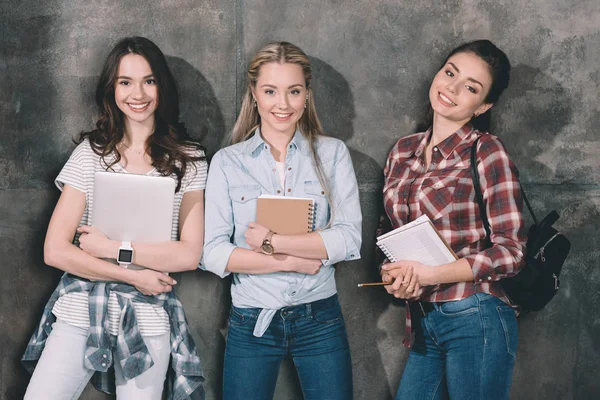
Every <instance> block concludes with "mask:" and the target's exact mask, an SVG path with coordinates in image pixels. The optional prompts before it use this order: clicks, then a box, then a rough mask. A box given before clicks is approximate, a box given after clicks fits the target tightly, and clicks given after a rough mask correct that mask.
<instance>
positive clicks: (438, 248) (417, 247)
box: [377, 215, 458, 266]
mask: <svg viewBox="0 0 600 400" xmlns="http://www.w3.org/2000/svg"><path fill="white" fill-rule="evenodd" d="M377 246H379V248H380V249H381V251H383V253H384V254H385V255H386V257H387V258H388V260H390V261H392V262H395V261H398V260H410V261H418V262H420V263H422V264H424V265H428V266H437V265H441V264H447V263H449V262H452V261H455V260H456V259H457V258H458V257H456V254H454V252H453V251H452V249H451V248H450V246H449V245H448V243H446V241H445V240H444V238H443V237H442V236H441V235H440V233H439V232H438V230H437V229H435V226H433V223H432V222H431V220H430V219H429V217H428V216H427V215H422V216H420V217H419V218H417V219H415V220H414V221H411V222H409V223H408V224H406V225H402V226H401V227H399V228H396V229H394V230H393V231H391V232H388V233H386V234H384V235H381V236H379V237H377Z"/></svg>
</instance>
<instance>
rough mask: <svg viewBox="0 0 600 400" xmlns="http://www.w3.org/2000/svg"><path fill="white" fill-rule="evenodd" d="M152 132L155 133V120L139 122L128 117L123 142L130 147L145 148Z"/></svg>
mask: <svg viewBox="0 0 600 400" xmlns="http://www.w3.org/2000/svg"><path fill="white" fill-rule="evenodd" d="M152 133H154V121H144V122H143V123H139V122H135V121H131V120H129V119H126V120H125V133H124V137H123V142H125V144H126V145H127V147H129V148H130V149H135V150H145V147H146V141H147V140H148V138H149V137H150V135H152Z"/></svg>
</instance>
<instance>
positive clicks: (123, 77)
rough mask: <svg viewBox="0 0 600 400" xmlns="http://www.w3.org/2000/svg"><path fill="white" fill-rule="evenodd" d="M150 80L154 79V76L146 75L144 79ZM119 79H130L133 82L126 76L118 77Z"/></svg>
mask: <svg viewBox="0 0 600 400" xmlns="http://www.w3.org/2000/svg"><path fill="white" fill-rule="evenodd" d="M150 78H154V74H150V75H146V76H145V77H143V78H142V79H150ZM117 79H129V80H130V81H131V80H133V79H131V78H130V77H128V76H125V75H121V76H117Z"/></svg>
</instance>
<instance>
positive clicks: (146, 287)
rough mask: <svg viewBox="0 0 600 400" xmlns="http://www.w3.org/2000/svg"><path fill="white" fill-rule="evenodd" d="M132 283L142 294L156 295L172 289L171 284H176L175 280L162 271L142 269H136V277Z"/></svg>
mask: <svg viewBox="0 0 600 400" xmlns="http://www.w3.org/2000/svg"><path fill="white" fill-rule="evenodd" d="M132 283H133V286H135V288H136V289H137V290H139V291H140V292H141V293H142V294H145V295H146V296H156V295H158V294H161V293H165V292H170V291H171V290H173V285H175V284H177V281H176V280H175V279H173V278H171V277H170V276H168V275H165V274H164V273H162V272H158V271H154V270H152V269H142V270H139V271H136V277H135V279H134V281H133V282H132Z"/></svg>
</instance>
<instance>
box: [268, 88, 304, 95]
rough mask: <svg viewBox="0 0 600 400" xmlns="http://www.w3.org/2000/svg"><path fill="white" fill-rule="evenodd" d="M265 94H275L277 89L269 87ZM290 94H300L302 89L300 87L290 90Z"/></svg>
mask: <svg viewBox="0 0 600 400" xmlns="http://www.w3.org/2000/svg"><path fill="white" fill-rule="evenodd" d="M265 94H275V91H274V90H272V89H267V90H265ZM290 94H292V95H299V94H300V90H298V89H292V90H290Z"/></svg>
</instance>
